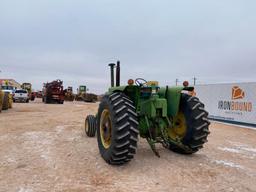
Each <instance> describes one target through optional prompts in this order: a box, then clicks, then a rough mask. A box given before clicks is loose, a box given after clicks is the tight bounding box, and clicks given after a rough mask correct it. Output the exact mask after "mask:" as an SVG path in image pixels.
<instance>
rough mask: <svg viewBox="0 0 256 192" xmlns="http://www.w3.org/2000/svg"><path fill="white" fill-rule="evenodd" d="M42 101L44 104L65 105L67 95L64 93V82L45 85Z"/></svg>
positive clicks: (56, 81)
mask: <svg viewBox="0 0 256 192" xmlns="http://www.w3.org/2000/svg"><path fill="white" fill-rule="evenodd" d="M42 93H43V95H42V101H43V102H44V103H59V104H63V103H64V97H65V93H64V91H63V81H61V80H59V79H58V80H55V81H52V82H50V83H44V87H43V91H42Z"/></svg>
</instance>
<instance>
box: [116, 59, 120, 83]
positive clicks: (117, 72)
mask: <svg viewBox="0 0 256 192" xmlns="http://www.w3.org/2000/svg"><path fill="white" fill-rule="evenodd" d="M116 86H117V87H119V86H120V61H117V65H116Z"/></svg>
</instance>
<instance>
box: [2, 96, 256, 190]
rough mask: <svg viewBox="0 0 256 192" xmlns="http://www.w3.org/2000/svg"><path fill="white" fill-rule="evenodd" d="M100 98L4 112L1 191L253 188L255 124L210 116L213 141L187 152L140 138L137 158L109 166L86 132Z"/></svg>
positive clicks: (25, 106) (255, 183) (255, 174)
mask: <svg viewBox="0 0 256 192" xmlns="http://www.w3.org/2000/svg"><path fill="white" fill-rule="evenodd" d="M97 105H98V104H88V103H83V102H74V103H70V102H66V103H65V104H64V105H54V104H53V105H46V104H42V103H41V102H40V100H36V101H35V102H31V103H29V104H23V103H15V104H14V106H13V109H11V110H9V111H4V112H2V113H1V114H0V191H1V192H6V191H14V192H16V191H17V192H41V191H47V192H48V191H66V192H74V191H102V192H103V191H110V192H112V191H113V192H126V191H129V192H130V191H152V192H153V191H154V192H155V191H172V192H175V191H178V192H181V191H189V192H200V191H230V192H232V191H239V192H246V191H256V131H255V130H250V129H244V128H239V127H235V126H229V125H223V124H219V123H212V124H211V126H210V131H211V135H210V136H209V138H208V140H209V142H208V143H207V144H206V145H205V148H204V149H202V150H201V151H200V152H198V153H197V154H194V155H190V156H184V155H179V154H176V153H173V152H170V151H168V150H166V149H164V148H162V147H161V146H160V145H159V151H160V155H161V158H157V157H156V156H154V154H153V153H152V151H151V150H150V148H149V146H148V144H147V143H146V142H145V141H144V140H143V139H140V142H139V145H138V151H137V154H136V156H135V159H134V160H133V161H131V162H130V163H129V164H127V165H125V166H120V167H116V166H110V165H108V164H106V163H105V162H104V160H103V159H102V158H101V157H100V155H99V151H98V146H97V142H96V139H95V138H88V137H86V136H85V133H84V129H83V126H84V125H83V124H84V119H85V116H86V115H87V114H94V113H95V112H96V110H97Z"/></svg>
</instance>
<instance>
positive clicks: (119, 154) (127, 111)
mask: <svg viewBox="0 0 256 192" xmlns="http://www.w3.org/2000/svg"><path fill="white" fill-rule="evenodd" d="M104 111H108V113H109V115H108V117H109V119H110V122H111V125H110V126H111V127H112V128H111V131H109V132H110V134H111V136H110V142H109V143H110V144H109V146H107V147H106V146H104V139H103V136H102V135H103V134H104V133H105V132H104V131H103V128H104V126H105V125H104V123H103V122H104V121H103V116H104ZM138 134H139V130H138V120H137V114H136V112H135V107H134V104H133V102H132V101H131V100H130V99H129V98H128V97H126V96H125V95H124V94H123V93H113V94H111V95H106V96H104V97H103V98H102V101H101V103H100V105H99V109H98V115H97V140H98V147H99V151H100V154H101V156H102V157H103V159H104V160H105V161H106V162H107V163H109V164H113V165H121V164H125V163H127V162H129V161H130V160H131V159H133V156H134V155H135V153H136V148H137V141H138Z"/></svg>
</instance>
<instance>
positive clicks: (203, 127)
mask: <svg viewBox="0 0 256 192" xmlns="http://www.w3.org/2000/svg"><path fill="white" fill-rule="evenodd" d="M180 109H181V111H182V112H183V114H184V115H185V119H186V125H187V130H186V134H185V136H184V137H183V139H182V140H181V142H182V144H183V145H184V146H185V147H186V149H184V148H181V147H180V146H177V145H174V144H171V143H170V146H169V149H170V150H172V151H174V152H177V153H181V154H192V153H195V152H197V151H198V150H199V149H201V148H203V145H204V143H206V142H207V136H208V135H209V133H210V132H209V125H210V122H209V121H208V118H207V117H208V112H206V111H205V109H204V104H203V103H201V102H200V101H199V99H198V98H197V97H192V96H190V95H187V94H182V95H181V103H180Z"/></svg>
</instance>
